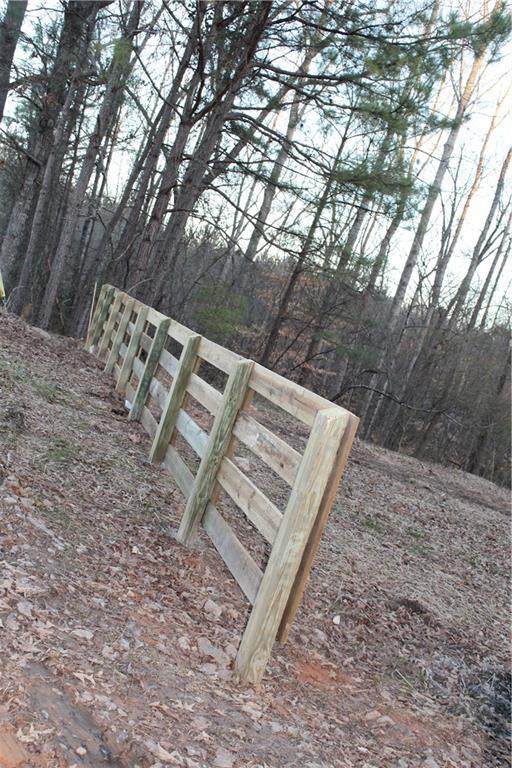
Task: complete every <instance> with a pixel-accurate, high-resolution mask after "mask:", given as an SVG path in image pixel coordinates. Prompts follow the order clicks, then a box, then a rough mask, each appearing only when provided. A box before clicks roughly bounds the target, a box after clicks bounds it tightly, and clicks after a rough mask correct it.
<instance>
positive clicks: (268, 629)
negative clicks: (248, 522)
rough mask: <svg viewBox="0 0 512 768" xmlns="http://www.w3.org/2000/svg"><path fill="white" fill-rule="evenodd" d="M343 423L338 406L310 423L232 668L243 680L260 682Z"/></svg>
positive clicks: (346, 420) (333, 459)
mask: <svg viewBox="0 0 512 768" xmlns="http://www.w3.org/2000/svg"><path fill="white" fill-rule="evenodd" d="M347 423H348V413H345V412H343V411H342V410H341V409H340V408H337V407H331V408H329V409H326V410H322V411H319V413H318V414H317V416H316V418H315V421H314V423H313V428H312V430H311V435H310V438H309V440H308V444H307V446H306V450H305V452H304V456H303V457H302V461H301V463H300V467H299V471H298V473H297V478H296V480H295V483H294V486H293V488H292V492H291V494H290V498H289V500H288V504H287V507H286V510H285V513H284V517H283V521H282V523H281V525H280V527H279V531H278V533H277V537H276V540H275V542H274V546H273V548H272V552H271V554H270V558H269V561H268V563H267V567H266V569H265V573H264V575H263V579H262V582H261V586H260V589H259V592H258V596H257V600H256V603H255V605H254V608H253V610H252V613H251V615H250V617H249V621H248V624H247V627H246V629H245V632H244V635H243V637H242V642H241V644H240V648H239V651H238V655H237V658H236V662H235V669H236V672H237V674H238V675H239V676H240V677H241V678H242V679H243V680H246V681H248V682H251V683H258V682H260V680H261V678H262V676H263V673H264V671H265V667H266V665H267V662H268V659H269V656H270V653H271V651H272V645H273V643H274V640H275V638H276V634H277V631H278V629H279V625H280V623H281V619H282V616H283V612H284V610H285V608H286V605H287V603H288V599H289V596H290V591H291V590H292V588H293V585H294V582H295V577H296V575H297V571H298V569H299V566H300V564H301V561H302V557H303V554H304V550H305V548H306V545H307V542H308V539H309V536H310V533H311V529H312V528H313V524H314V522H315V520H316V517H317V515H318V512H319V509H320V506H321V503H322V498H323V495H324V489H325V486H326V483H327V481H328V478H329V477H330V476H331V472H332V470H333V467H334V463H335V460H336V455H337V452H338V448H339V445H340V441H341V439H342V437H343V433H344V431H345V429H346V427H347Z"/></svg>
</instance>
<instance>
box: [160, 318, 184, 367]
mask: <svg viewBox="0 0 512 768" xmlns="http://www.w3.org/2000/svg"><path fill="white" fill-rule="evenodd" d="M171 325H172V321H171ZM160 365H161V366H162V368H163V369H164V371H167V373H168V374H170V375H171V376H172V378H173V379H174V377H175V376H176V373H177V371H178V368H179V366H180V361H179V360H178V358H176V357H174V355H171V353H170V352H168V351H167V350H166V349H162V354H161V355H160Z"/></svg>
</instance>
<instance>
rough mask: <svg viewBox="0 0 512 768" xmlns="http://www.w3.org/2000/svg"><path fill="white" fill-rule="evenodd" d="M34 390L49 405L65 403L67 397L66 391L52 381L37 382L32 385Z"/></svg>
mask: <svg viewBox="0 0 512 768" xmlns="http://www.w3.org/2000/svg"><path fill="white" fill-rule="evenodd" d="M32 387H33V389H34V390H35V391H36V393H37V394H38V395H39V397H41V398H42V399H43V400H46V402H47V403H65V402H66V397H65V396H64V390H63V389H62V388H61V387H59V385H58V384H55V383H54V382H51V381H35V382H34V383H33V384H32Z"/></svg>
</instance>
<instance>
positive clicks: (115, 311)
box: [96, 291, 126, 357]
mask: <svg viewBox="0 0 512 768" xmlns="http://www.w3.org/2000/svg"><path fill="white" fill-rule="evenodd" d="M125 296H126V294H124V293H122V292H121V291H118V292H117V293H116V294H115V296H114V301H113V302H112V305H111V309H110V314H109V316H108V320H107V322H106V323H105V326H104V328H103V333H102V336H101V339H100V342H99V344H98V351H97V353H96V354H97V355H98V357H103V355H104V354H105V352H106V351H107V349H108V344H109V341H110V339H111V337H112V333H113V331H114V326H115V324H116V321H117V320H118V319H119V310H120V308H121V305H122V303H123V299H124V298H125Z"/></svg>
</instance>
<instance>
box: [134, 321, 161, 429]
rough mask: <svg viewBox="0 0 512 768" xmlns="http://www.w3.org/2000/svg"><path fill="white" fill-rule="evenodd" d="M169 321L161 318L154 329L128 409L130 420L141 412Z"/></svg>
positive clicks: (137, 416)
mask: <svg viewBox="0 0 512 768" xmlns="http://www.w3.org/2000/svg"><path fill="white" fill-rule="evenodd" d="M170 322H171V321H170V320H169V318H168V317H167V318H165V320H162V322H161V323H160V325H159V326H158V328H157V330H156V333H155V336H154V338H153V343H152V344H151V349H150V350H149V354H148V356H147V359H146V364H145V366H144V373H143V374H142V376H141V378H140V379H139V384H138V386H137V392H136V394H135V400H134V402H133V404H132V410H131V411H130V416H129V418H130V420H132V421H134V420H136V419H138V418H139V416H140V414H141V412H142V407H143V405H144V403H145V402H146V398H147V396H148V392H149V387H150V384H151V379H152V378H153V376H154V373H155V371H156V367H157V365H158V360H159V359H160V352H161V351H162V348H163V346H164V344H165V340H166V338H167V329H168V327H169V323H170Z"/></svg>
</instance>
